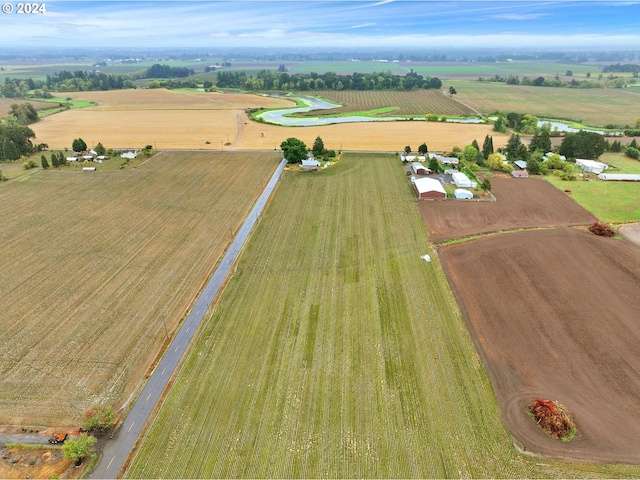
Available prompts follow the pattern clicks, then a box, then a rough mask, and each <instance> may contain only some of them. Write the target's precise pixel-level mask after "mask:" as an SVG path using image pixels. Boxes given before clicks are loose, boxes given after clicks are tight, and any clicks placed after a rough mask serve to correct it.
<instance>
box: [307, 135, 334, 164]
mask: <svg viewBox="0 0 640 480" xmlns="http://www.w3.org/2000/svg"><path fill="white" fill-rule="evenodd" d="M311 153H313V156H314V157H315V158H321V157H322V158H324V159H326V160H329V159H331V158H334V157H335V156H336V152H335V150H327V149H326V148H325V147H324V141H323V140H322V138H320V135H318V136H317V137H316V139H315V141H314V142H313V147H311Z"/></svg>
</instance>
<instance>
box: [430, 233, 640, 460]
mask: <svg viewBox="0 0 640 480" xmlns="http://www.w3.org/2000/svg"><path fill="white" fill-rule="evenodd" d="M439 255H440V258H441V259H442V262H443V266H444V268H445V271H446V273H447V276H448V278H449V280H450V282H451V284H452V286H453V288H454V291H455V294H456V296H457V298H458V301H459V303H460V305H461V306H462V308H463V310H464V311H465V313H466V315H465V316H466V320H467V323H468V327H469V330H470V332H471V335H472V337H473V339H474V341H475V343H476V346H477V348H478V351H479V352H480V355H481V357H482V359H483V361H484V365H485V367H486V369H487V371H488V374H489V377H490V379H491V382H492V384H493V386H494V389H495V392H496V395H497V399H498V403H499V406H500V412H501V415H502V419H503V422H504V423H505V425H506V427H507V429H508V430H509V431H510V432H511V433H512V435H513V436H514V437H515V439H516V441H517V442H518V443H519V444H521V445H523V446H524V447H526V449H527V450H528V451H529V450H530V451H533V452H536V453H539V454H544V455H547V456H551V457H555V458H565V459H572V460H579V461H590V462H593V461H596V462H620V463H634V464H637V463H640V406H639V405H638V398H640V374H639V372H640V356H638V344H639V343H640V322H638V312H640V296H638V291H640V249H639V248H638V247H637V246H636V245H633V244H631V243H627V242H623V241H620V240H615V239H612V238H604V237H598V236H596V235H593V234H591V233H588V232H585V231H581V230H577V229H569V228H563V229H558V230H556V229H554V230H539V231H529V232H517V233H509V234H503V235H497V236H490V237H484V238H481V239H477V240H474V241H471V242H466V243H463V244H458V245H449V246H445V247H442V248H441V249H440V250H439ZM536 398H547V399H552V400H556V401H558V402H560V403H562V404H563V405H565V406H566V407H567V408H568V409H569V410H570V411H571V413H572V415H573V418H574V420H575V423H576V427H577V430H578V433H577V436H576V437H575V438H574V439H573V440H571V441H569V442H561V441H559V440H556V439H553V438H550V437H549V436H547V435H546V434H544V433H543V432H542V431H541V429H540V428H539V427H538V426H537V425H536V424H535V422H534V421H533V420H532V419H531V418H530V417H529V416H528V415H527V414H526V413H525V409H526V407H527V405H528V404H529V403H530V402H531V401H533V400H534V399H536Z"/></svg>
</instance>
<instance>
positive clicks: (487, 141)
mask: <svg viewBox="0 0 640 480" xmlns="http://www.w3.org/2000/svg"><path fill="white" fill-rule="evenodd" d="M492 153H493V137H491V136H489V135H487V136H485V137H484V142H482V155H484V158H486V159H489V155H491V154H492Z"/></svg>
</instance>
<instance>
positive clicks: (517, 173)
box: [511, 170, 529, 178]
mask: <svg viewBox="0 0 640 480" xmlns="http://www.w3.org/2000/svg"><path fill="white" fill-rule="evenodd" d="M511 176H512V177H514V178H529V172H527V171H526V170H514V171H513V172H511Z"/></svg>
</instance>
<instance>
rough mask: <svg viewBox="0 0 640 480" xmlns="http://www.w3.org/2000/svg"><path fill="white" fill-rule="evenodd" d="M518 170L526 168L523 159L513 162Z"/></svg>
mask: <svg viewBox="0 0 640 480" xmlns="http://www.w3.org/2000/svg"><path fill="white" fill-rule="evenodd" d="M513 163H514V164H515V165H516V166H517V167H518V168H519V169H520V170H525V169H526V168H527V162H525V161H524V160H516V161H515V162H513Z"/></svg>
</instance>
